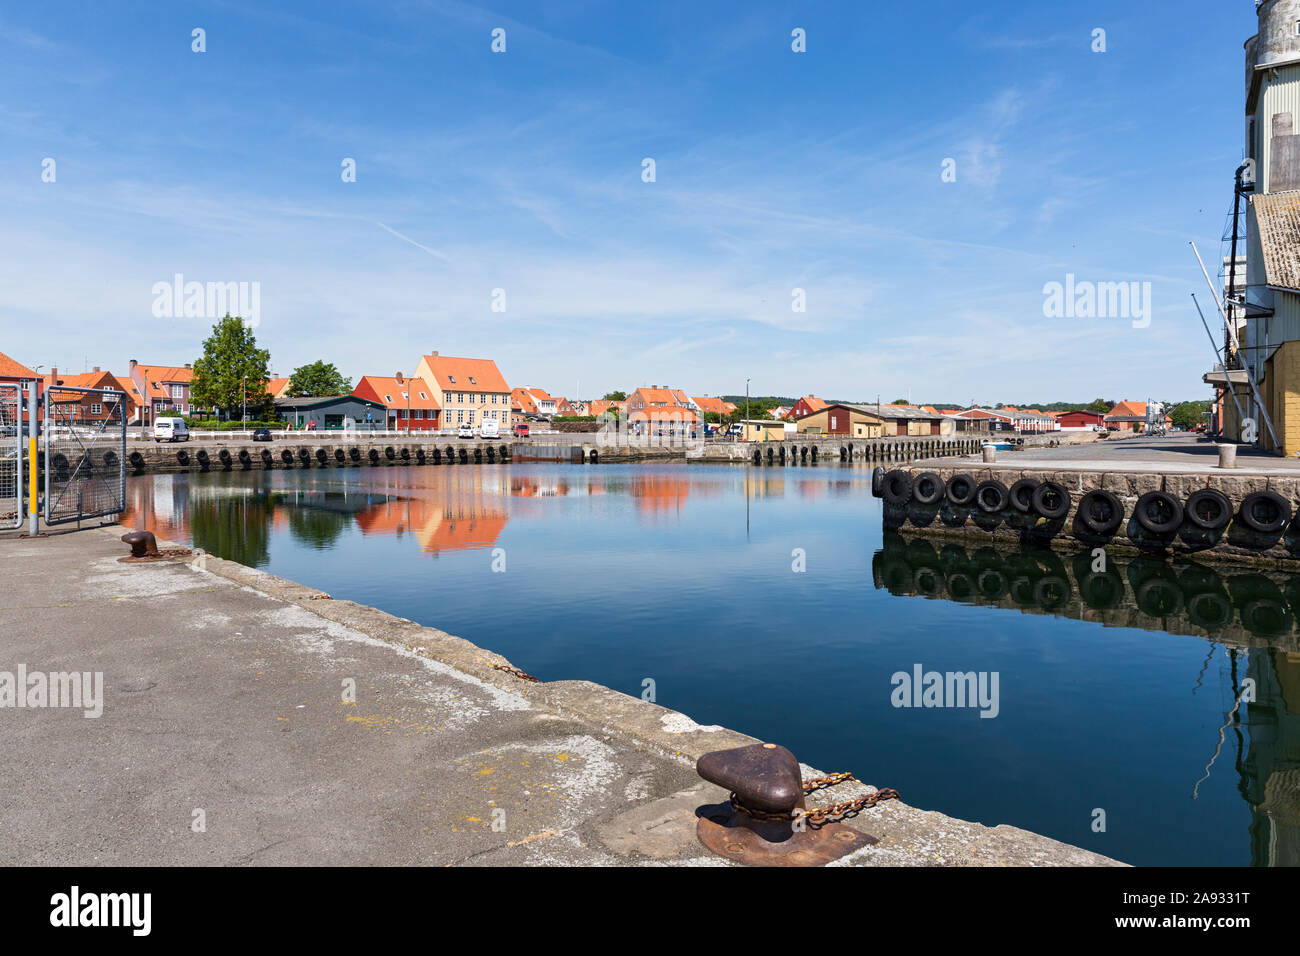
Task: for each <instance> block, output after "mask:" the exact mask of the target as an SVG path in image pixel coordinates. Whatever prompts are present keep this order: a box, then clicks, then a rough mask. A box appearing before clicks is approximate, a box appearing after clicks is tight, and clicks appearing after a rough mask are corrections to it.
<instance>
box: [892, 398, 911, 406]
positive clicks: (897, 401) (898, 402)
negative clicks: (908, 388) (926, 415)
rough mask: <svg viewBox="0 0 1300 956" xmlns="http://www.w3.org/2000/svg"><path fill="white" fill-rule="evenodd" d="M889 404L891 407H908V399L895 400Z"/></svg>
mask: <svg viewBox="0 0 1300 956" xmlns="http://www.w3.org/2000/svg"><path fill="white" fill-rule="evenodd" d="M889 404H890V405H906V404H907V399H905V398H896V399H894V400H893V401H892V402H890V403H889Z"/></svg>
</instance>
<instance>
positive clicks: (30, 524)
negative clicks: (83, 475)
mask: <svg viewBox="0 0 1300 956" xmlns="http://www.w3.org/2000/svg"><path fill="white" fill-rule="evenodd" d="M18 420H19V422H20V423H21V422H22V416H21V415H20V416H18ZM19 427H21V424H20V425H19ZM39 471H40V468H39V467H38V465H37V459H36V383H35V382H32V383H31V384H30V385H29V386H28V393H27V472H28V477H27V503H28V504H27V531H28V533H29V534H31V535H32V536H35V535H36V533H37V531H38V529H39V528H40V518H39V517H38V515H37V512H36V500H37V495H36V476H37V473H38V472H39Z"/></svg>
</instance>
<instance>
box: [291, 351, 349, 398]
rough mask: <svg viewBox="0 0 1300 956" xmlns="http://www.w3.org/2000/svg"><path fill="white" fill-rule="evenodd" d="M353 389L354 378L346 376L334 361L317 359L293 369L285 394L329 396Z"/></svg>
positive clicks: (293, 395) (294, 396) (314, 396)
mask: <svg viewBox="0 0 1300 956" xmlns="http://www.w3.org/2000/svg"><path fill="white" fill-rule="evenodd" d="M351 391H352V379H350V378H344V377H343V376H342V374H340V372H339V370H338V369H337V368H335V367H334V363H333V362H325V361H322V360H317V361H315V362H312V363H311V364H310V365H301V366H299V367H298V368H296V369H294V370H293V374H292V375H290V376H289V387H288V389H287V390H286V391H285V394H286V395H288V396H289V397H291V398H303V397H310V398H327V397H329V396H331V395H346V394H348V393H349V392H351Z"/></svg>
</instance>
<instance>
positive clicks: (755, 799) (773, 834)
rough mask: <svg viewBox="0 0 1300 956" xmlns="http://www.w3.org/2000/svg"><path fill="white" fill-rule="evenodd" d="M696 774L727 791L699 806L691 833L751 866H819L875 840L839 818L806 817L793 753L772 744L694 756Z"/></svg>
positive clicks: (796, 763)
mask: <svg viewBox="0 0 1300 956" xmlns="http://www.w3.org/2000/svg"><path fill="white" fill-rule="evenodd" d="M695 769H696V771H697V772H698V773H699V775H700V776H701V777H703V778H704V779H705V780H707V781H709V783H715V784H717V785H718V786H720V787H725V788H726V789H728V790H730V791H731V800H730V802H729V803H720V804H716V805H714V806H709V807H705V808H703V809H702V810H701V811H700V812H699V823H698V824H697V825H696V831H695V832H696V834H697V835H698V836H699V838H700V842H701V843H703V844H704V845H705V846H706V847H708V848H709V849H710V850H712V851H713V852H714V853H716V854H718V855H719V856H722V857H726V858H727V859H729V860H734V861H736V862H737V863H745V864H748V865H750V866H823V865H824V864H826V863H829V862H831V861H832V860H837V859H839V858H840V857H843V856H847V855H848V854H850V853H853V852H854V851H855V850H860V849H862V847H864V846H870V845H871V844H873V843H878V842H879V841H878V840H877V839H876V838H875V837H872V836H868V835H867V834H865V833H861V832H859V831H858V830H855V829H854V828H852V827H849V826H845V825H844V824H842V823H831V822H825V823H820V824H812V823H808V822H807V821H805V820H804V819H803V818H802V811H805V810H807V804H806V802H805V797H804V789H803V777H802V774H801V773H800V770H799V761H798V759H796V757H795V755H794V754H792V753H791V752H790V751H789V750H787V749H786V748H784V747H780V746H778V745H776V744H751V745H750V746H748V747H736V748H734V749H731V750H715V751H713V752H712V753H707V754H705V755H704V756H702V757H701V758H700V759H699V760H698V761H696V764H695Z"/></svg>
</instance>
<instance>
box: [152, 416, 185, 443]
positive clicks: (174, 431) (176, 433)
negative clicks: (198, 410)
mask: <svg viewBox="0 0 1300 956" xmlns="http://www.w3.org/2000/svg"><path fill="white" fill-rule="evenodd" d="M153 440H154V441H155V442H164V441H189V440H190V429H189V426H188V425H186V424H185V419H183V418H158V419H155V420H154V423H153Z"/></svg>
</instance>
